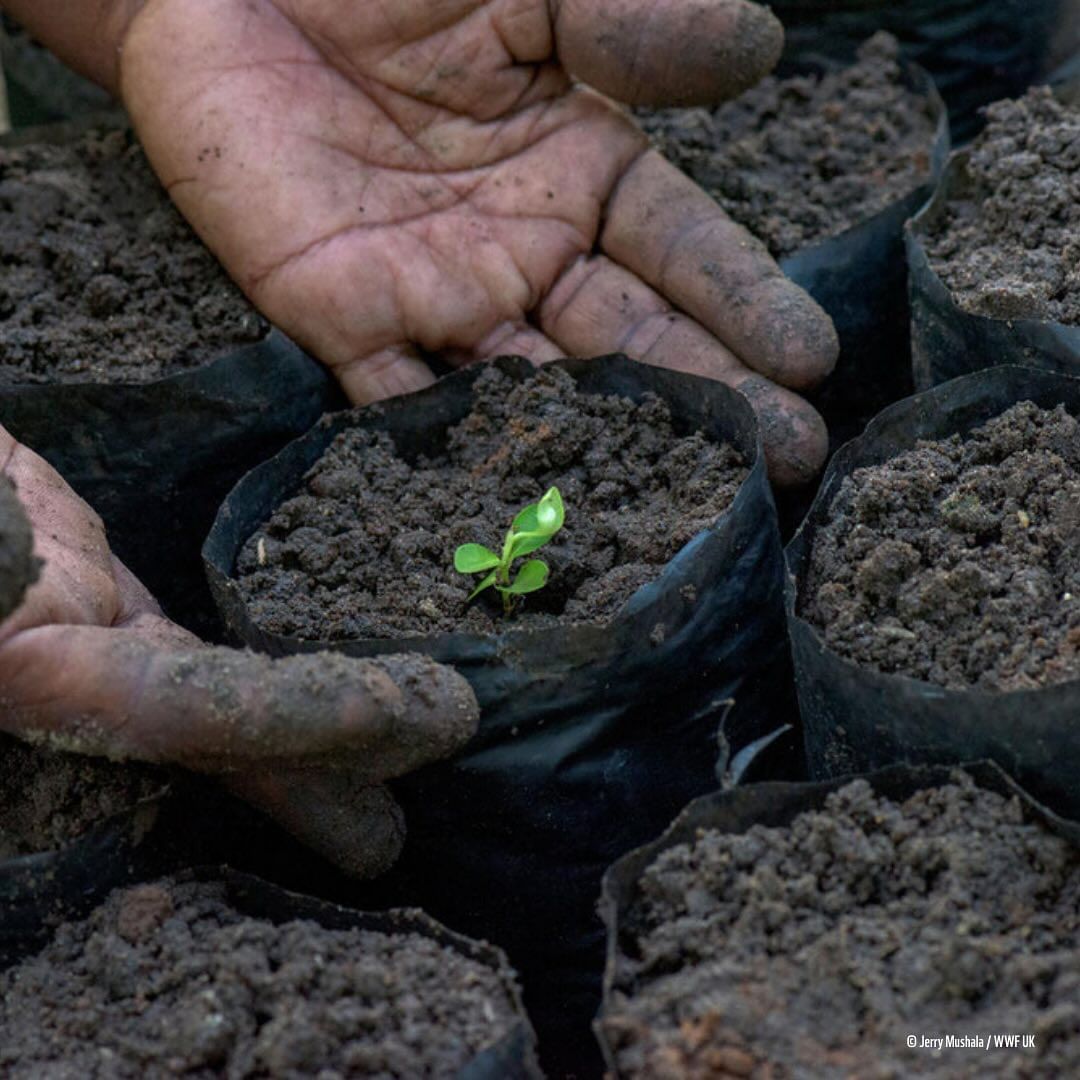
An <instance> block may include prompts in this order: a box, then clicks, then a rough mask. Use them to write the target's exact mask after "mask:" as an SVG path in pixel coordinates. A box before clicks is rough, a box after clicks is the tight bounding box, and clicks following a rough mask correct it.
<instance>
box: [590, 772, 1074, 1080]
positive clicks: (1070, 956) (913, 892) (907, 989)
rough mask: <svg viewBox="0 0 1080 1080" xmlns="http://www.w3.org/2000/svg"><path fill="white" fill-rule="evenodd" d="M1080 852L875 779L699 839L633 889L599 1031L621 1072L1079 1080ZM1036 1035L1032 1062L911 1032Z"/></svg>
mask: <svg viewBox="0 0 1080 1080" xmlns="http://www.w3.org/2000/svg"><path fill="white" fill-rule="evenodd" d="M1078 911H1080V857H1078V854H1077V852H1076V851H1075V850H1074V849H1073V848H1071V847H1070V846H1069V845H1068V844H1067V843H1066V842H1065V841H1064V840H1062V839H1060V838H1059V837H1057V836H1055V835H1054V834H1052V833H1051V832H1049V830H1047V829H1046V828H1045V827H1044V826H1042V825H1040V824H1033V823H1032V824H1029V823H1025V821H1024V819H1023V815H1022V811H1021V807H1020V804H1019V802H1018V800H1016V799H1012V800H1008V799H1005V798H1003V797H1001V796H1000V795H997V794H993V793H991V792H988V791H984V790H982V789H980V788H977V787H976V786H975V785H974V784H973V783H972V781H971V780H970V779H969V778H968V777H967V776H965V775H964V774H959V773H958V774H955V776H954V780H953V782H952V783H950V784H948V785H946V786H944V787H941V788H937V789H930V790H926V791H922V792H919V793H917V794H915V795H913V796H912V797H910V798H908V799H907V800H905V801H903V802H901V803H896V802H893V801H891V800H889V799H885V798H879V797H878V796H876V795H875V794H874V792H873V791H872V789H871V788H870V786H869V784H868V783H867V782H866V781H864V780H859V781H855V782H853V783H851V784H849V785H847V786H846V787H844V788H842V789H841V790H840V791H838V792H836V793H834V794H832V795H830V796H829V797H828V799H827V800H826V802H825V805H824V808H823V809H822V810H820V811H813V812H807V813H803V814H801V815H799V816H798V817H797V818H796V819H795V820H794V821H793V822H792V824H791V825H790V826H788V827H785V828H765V827H763V826H760V825H757V826H754V827H753V828H751V829H749V830H748V831H746V832H745V833H741V834H726V833H721V832H718V831H717V830H713V829H704V830H701V832H700V833H699V835H698V837H697V839H696V840H695V841H694V842H693V843H692V844H680V845H678V846H675V847H672V848H669V849H668V850H667V851H665V852H664V853H663V854H661V855H660V856H659V857H658V858H657V859H656V860H655V861H654V862H653V863H652V865H650V866H649V867H648V869H647V870H646V871H645V873H644V874H643V875H642V878H641V880H640V882H639V893H638V896H637V898H636V900H635V902H634V904H633V905H632V908H631V910H630V912H629V913H628V917H627V919H626V924H625V932H624V934H623V935H622V941H621V945H622V954H621V955H620V957H619V962H618V968H617V982H616V990H615V993H614V994H613V996H612V1000H611V1003H610V1005H609V1007H608V1009H607V1011H606V1014H605V1019H604V1021H603V1026H604V1029H605V1032H606V1035H607V1038H608V1040H609V1041H610V1043H611V1044H612V1045H613V1046H614V1048H615V1050H616V1054H617V1059H618V1065H619V1070H620V1075H621V1076H627V1077H631V1076H633V1077H643V1078H644V1077H648V1078H650V1080H675V1078H679V1080H706V1078H708V1080H726V1078H732V1077H749V1078H752V1080H767V1078H771V1080H779V1078H788V1077H792V1078H796V1077H814V1078H816V1080H850V1078H851V1077H861V1078H867V1080H885V1078H892V1080H898V1078H900V1077H906V1076H920V1077H940V1078H942V1080H946V1078H948V1080H956V1078H980V1080H981V1078H983V1077H1010V1078H1012V1077H1018V1076H1019V1077H1033V1076H1075V1075H1077V1073H1078V1072H1080V945H1078V940H1080V939H1078V934H1080V915H1078ZM988 1033H998V1034H1000V1033H1020V1034H1025V1035H1034V1036H1035V1046H1034V1048H1027V1049H1024V1048H1016V1049H1000V1048H991V1049H990V1050H986V1049H977V1048H976V1049H966V1048H945V1049H942V1050H941V1051H940V1053H937V1054H935V1053H933V1052H932V1051H931V1050H929V1049H927V1048H925V1047H921V1046H916V1047H915V1048H913V1049H909V1048H908V1046H907V1039H908V1036H910V1035H916V1036H931V1037H932V1036H939V1037H943V1036H945V1035H959V1036H964V1035H969V1036H975V1035H982V1036H984V1037H985V1036H986V1035H987V1034H988Z"/></svg>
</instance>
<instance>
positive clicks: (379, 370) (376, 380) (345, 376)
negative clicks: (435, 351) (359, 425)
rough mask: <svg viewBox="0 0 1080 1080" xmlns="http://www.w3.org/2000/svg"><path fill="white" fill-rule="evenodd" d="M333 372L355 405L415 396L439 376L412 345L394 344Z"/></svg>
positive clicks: (333, 368) (343, 365) (352, 361)
mask: <svg viewBox="0 0 1080 1080" xmlns="http://www.w3.org/2000/svg"><path fill="white" fill-rule="evenodd" d="M332 370H333V371H334V374H335V375H337V378H338V381H339V382H340V383H341V388H342V389H343V390H344V391H345V396H346V397H347V398H348V399H349V400H350V401H351V402H352V403H353V404H354V405H367V404H368V403H369V402H372V401H382V400H384V399H385V398H391V397H397V396H398V394H411V393H413V391H415V390H423V389H424V387H426V386H431V384H432V383H433V382H435V373H434V372H433V371H432V370H431V368H429V367H428V366H427V364H425V363H424V361H423V360H421V359H420V354H419V352H418V351H417V350H416V349H414V348H413V347H412V346H411V345H393V346H390V347H389V348H386V349H382V350H380V351H379V352H376V353H372V354H371V355H370V356H364V357H361V358H358V359H356V360H350V361H348V362H347V363H344V364H340V365H337V366H332Z"/></svg>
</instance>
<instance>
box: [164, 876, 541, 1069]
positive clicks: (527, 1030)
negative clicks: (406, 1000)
mask: <svg viewBox="0 0 1080 1080" xmlns="http://www.w3.org/2000/svg"><path fill="white" fill-rule="evenodd" d="M178 877H179V878H180V880H184V879H185V878H186V879H188V880H196V881H221V882H223V883H224V884H225V886H226V900H227V901H228V903H229V905H230V906H231V907H232V908H234V909H235V910H236V911H238V912H240V914H241V915H246V916H248V917H249V918H253V919H265V920H267V921H268V922H271V923H274V924H279V923H285V922H291V921H293V920H295V919H307V920H311V921H312V922H315V923H318V924H319V925H320V926H322V927H324V928H326V929H327V930H366V931H371V932H374V933H379V934H416V935H418V936H420V937H426V938H432V939H433V940H434V941H436V942H438V944H440V945H443V946H445V947H446V948H448V949H453V950H454V951H455V952H457V953H459V954H461V955H462V956H464V957H467V958H468V959H470V960H474V961H476V962H477V963H478V964H483V965H484V966H485V967H487V968H489V969H491V970H492V971H494V972H496V973H497V974H498V976H499V981H500V982H501V983H502V985H503V988H504V990H505V991H506V994H507V996H508V997H509V998H510V1000H511V1001H512V1002H513V1004H514V1005H515V1007H516V1012H517V1021H516V1023H515V1024H514V1026H513V1027H512V1028H511V1029H510V1031H508V1032H507V1033H506V1034H505V1035H504V1036H503V1037H502V1038H501V1039H499V1040H498V1041H497V1042H495V1043H493V1044H492V1045H491V1046H489V1047H487V1048H486V1049H484V1050H483V1051H482V1052H481V1053H479V1054H478V1055H477V1056H476V1057H474V1058H473V1060H472V1061H471V1062H469V1064H468V1065H466V1066H465V1067H464V1068H463V1069H462V1070H461V1071H460V1072H458V1074H457V1080H539V1078H540V1077H542V1076H543V1074H542V1073H541V1071H540V1067H539V1065H538V1064H537V1061H536V1036H535V1034H534V1032H533V1029H532V1025H531V1024H530V1022H529V1017H528V1014H527V1013H526V1012H525V1007H524V1006H523V1005H522V1003H521V992H520V990H519V988H518V984H517V979H516V978H515V975H514V971H513V969H512V968H511V967H510V965H509V964H508V963H507V960H506V956H505V955H504V954H503V953H502V952H501V951H500V950H499V949H497V948H495V947H494V946H492V945H489V944H488V943H487V942H486V941H474V940H472V939H471V938H467V937H464V936H462V935H461V934H456V933H454V932H453V931H452V930H448V929H447V928H446V927H445V926H442V925H441V924H440V923H438V922H436V921H435V920H434V919H432V918H431V917H430V916H428V915H426V914H425V913H424V912H423V911H417V910H414V909H399V910H392V911H378V912H368V911H356V910H354V909H353V908H348V907H341V906H340V905H338V904H331V903H328V902H326V901H324V900H317V899H315V898H314V897H311V896H303V895H301V894H300V893H295V892H288V891H286V890H285V889H280V888H278V887H277V886H275V885H271V884H270V883H269V882H266V881H263V880H262V879H260V878H257V877H253V876H252V875H250V874H241V873H238V872H237V871H235V870H230V869H229V868H228V867H225V866H222V867H198V868H196V869H194V870H190V871H187V872H186V873H182V874H180V875H178Z"/></svg>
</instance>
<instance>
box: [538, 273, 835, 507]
mask: <svg viewBox="0 0 1080 1080" xmlns="http://www.w3.org/2000/svg"><path fill="white" fill-rule="evenodd" d="M540 324H541V326H542V327H543V329H544V330H545V331H547V333H549V334H550V335H551V336H552V337H553V338H554V339H555V340H556V341H559V342H561V343H562V344H563V345H564V346H565V348H566V349H567V351H569V352H571V353H574V354H577V355H579V356H588V355H596V354H599V353H607V352H625V353H626V354H627V355H628V356H631V357H633V358H635V359H637V360H642V361H644V362H645V363H649V364H656V365H657V366H660V367H667V368H672V369H674V370H676V371H688V372H690V373H691V374H693V375H703V376H706V377H707V378H712V379H718V380H719V381H721V382H723V383H726V384H727V385H728V386H731V387H732V388H734V389H736V390H738V391H739V392H740V393H743V394H745V395H746V397H747V398H748V399H749V401H750V404H751V405H752V406H753V408H754V411H755V412H756V413H757V415H758V419H759V421H760V424H761V432H762V442H763V443H764V446H765V456H766V460H767V462H768V466H769V477H770V478H771V479H772V481H773V482H774V483H776V484H778V485H781V486H794V485H797V484H805V483H806V482H807V481H808V480H810V479H811V478H812V477H814V476H815V475H816V474H817V472H818V470H819V469H820V468H821V465H822V463H823V462H824V459H825V453H826V451H827V449H828V433H827V432H826V430H825V424H824V422H823V421H822V419H821V417H820V416H818V414H817V413H816V412H815V411H814V409H813V407H812V406H810V405H809V404H808V403H807V402H806V401H804V400H803V399H802V398H800V397H798V396H797V395H796V394H793V393H791V391H789V390H785V389H784V388H783V387H781V386H776V385H775V384H774V383H770V382H769V381H768V380H767V379H764V378H762V377H761V376H760V375H756V374H754V373H753V372H751V371H750V370H749V369H748V368H746V366H745V365H743V364H742V363H741V362H740V361H739V359H738V358H737V357H736V356H735V355H734V354H733V353H732V352H731V351H730V350H729V349H727V348H725V347H724V345H722V344H721V343H720V342H719V341H717V340H716V338H714V337H713V336H712V335H711V334H709V333H708V331H706V330H705V329H704V328H703V327H701V326H700V325H698V324H697V323H695V322H694V321H693V320H691V319H688V318H687V317H686V316H685V315H682V314H680V313H678V312H676V311H674V310H673V309H672V308H671V306H670V305H669V304H668V303H666V302H665V301H664V300H663V298H662V297H660V296H658V295H657V294H656V293H655V292H653V290H652V289H650V288H649V287H648V286H647V285H645V284H644V283H642V282H641V281H639V280H638V279H637V278H635V277H634V276H633V274H631V273H629V272H628V271H626V270H624V269H623V268H622V267H620V266H616V265H615V264H614V263H613V262H611V260H610V259H606V258H604V257H603V256H596V257H594V258H592V259H588V260H581V261H579V262H578V263H577V264H575V265H574V266H573V267H572V268H571V269H570V270H569V271H568V272H567V273H566V274H565V275H564V276H563V278H562V279H561V280H560V281H559V282H558V283H557V284H556V286H555V288H554V289H553V290H552V291H551V293H550V294H549V296H548V297H547V298H546V299H545V301H544V303H543V304H542V306H541V308H540Z"/></svg>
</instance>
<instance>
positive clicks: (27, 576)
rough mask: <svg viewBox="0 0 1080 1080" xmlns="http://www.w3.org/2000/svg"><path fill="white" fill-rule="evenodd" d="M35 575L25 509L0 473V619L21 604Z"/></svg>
mask: <svg viewBox="0 0 1080 1080" xmlns="http://www.w3.org/2000/svg"><path fill="white" fill-rule="evenodd" d="M39 574H40V566H39V564H38V562H37V560H36V558H35V557H34V533H33V530H32V529H31V527H30V522H29V521H28V520H27V517H26V511H25V510H24V509H23V506H22V503H21V502H19V497H18V495H16V494H15V487H14V485H13V484H12V483H11V482H10V481H9V480H8V479H7V478H6V477H4V476H3V475H2V474H0V621H2V620H4V619H6V618H7V617H8V616H9V615H10V614H11V613H12V612H13V611H14V610H15V609H16V608H17V607H18V606H19V604H21V603H22V599H23V597H24V596H25V595H26V590H27V589H28V588H29V587H30V586H31V585H33V583H34V582H35V581H36V580H37V579H38V575H39Z"/></svg>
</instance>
